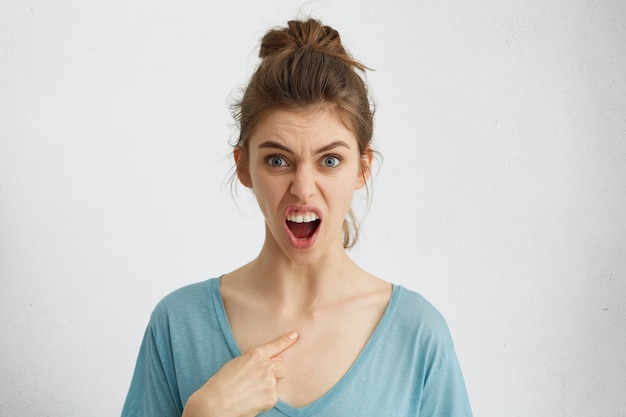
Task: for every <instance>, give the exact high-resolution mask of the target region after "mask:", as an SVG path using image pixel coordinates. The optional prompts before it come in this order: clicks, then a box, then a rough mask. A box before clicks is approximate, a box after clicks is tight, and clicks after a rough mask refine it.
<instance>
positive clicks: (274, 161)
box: [266, 155, 287, 168]
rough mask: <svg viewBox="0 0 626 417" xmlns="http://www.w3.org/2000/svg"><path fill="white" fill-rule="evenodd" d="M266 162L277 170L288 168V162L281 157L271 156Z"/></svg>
mask: <svg viewBox="0 0 626 417" xmlns="http://www.w3.org/2000/svg"><path fill="white" fill-rule="evenodd" d="M266 161H267V163H268V164H269V165H270V166H272V167H275V168H278V167H284V166H287V162H286V161H285V160H284V159H283V157H281V156H276V155H274V156H270V157H268V158H267V160H266Z"/></svg>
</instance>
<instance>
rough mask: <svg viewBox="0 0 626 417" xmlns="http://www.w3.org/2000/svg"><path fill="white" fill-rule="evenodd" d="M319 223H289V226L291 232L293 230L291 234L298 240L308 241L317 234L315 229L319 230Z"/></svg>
mask: <svg viewBox="0 0 626 417" xmlns="http://www.w3.org/2000/svg"><path fill="white" fill-rule="evenodd" d="M317 223H318V222H316V221H315V222H305V223H294V222H290V221H288V222H287V226H289V230H291V233H293V235H294V236H295V237H297V238H298V239H307V238H309V237H311V236H313V233H315V229H317Z"/></svg>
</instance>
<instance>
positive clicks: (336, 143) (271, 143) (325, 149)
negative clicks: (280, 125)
mask: <svg viewBox="0 0 626 417" xmlns="http://www.w3.org/2000/svg"><path fill="white" fill-rule="evenodd" d="M338 147H344V148H347V149H350V145H348V144H347V143H346V142H344V141H342V140H336V141H334V142H331V143H329V144H328V145H326V146H323V147H321V148H320V149H318V150H317V151H316V152H315V154H320V153H324V152H328V151H330V150H332V149H335V148H338ZM261 148H273V149H280V150H281V151H285V152H287V153H291V154H293V151H292V150H291V149H289V148H288V147H286V146H285V145H283V144H282V143H278V142H274V141H273V140H267V141H265V142H263V143H261V144H259V149H261Z"/></svg>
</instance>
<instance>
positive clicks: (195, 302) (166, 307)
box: [151, 278, 219, 322]
mask: <svg viewBox="0 0 626 417" xmlns="http://www.w3.org/2000/svg"><path fill="white" fill-rule="evenodd" d="M216 287H217V289H218V291H219V278H211V279H209V280H205V281H202V282H196V283H193V284H189V285H186V286H184V287H181V288H179V289H177V290H175V291H173V292H171V293H170V294H168V295H166V296H165V297H163V299H161V301H159V302H158V304H157V305H156V307H155V308H154V310H153V312H152V316H151V321H153V322H154V321H162V320H172V319H176V318H180V319H189V318H190V316H196V315H203V314H204V313H205V311H206V310H207V309H208V308H210V306H212V305H213V299H214V296H213V292H214V290H215V288H216Z"/></svg>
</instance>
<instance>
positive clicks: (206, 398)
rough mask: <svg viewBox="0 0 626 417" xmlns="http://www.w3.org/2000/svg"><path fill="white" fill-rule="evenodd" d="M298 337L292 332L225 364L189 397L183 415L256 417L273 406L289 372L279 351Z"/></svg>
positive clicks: (287, 346)
mask: <svg viewBox="0 0 626 417" xmlns="http://www.w3.org/2000/svg"><path fill="white" fill-rule="evenodd" d="M296 340H298V333H295V332H293V333H289V334H286V335H283V336H281V337H279V338H278V339H276V340H274V341H273V342H270V343H267V344H265V345H263V346H259V347H256V348H254V349H252V350H250V351H248V352H246V353H245V354H243V355H241V356H239V357H237V358H235V359H233V360H231V361H230V362H228V363H226V365H224V366H223V367H222V369H220V370H219V371H218V372H217V373H216V374H215V375H213V376H212V377H211V378H210V379H209V380H208V381H207V382H206V383H205V384H204V385H203V386H202V387H201V388H200V389H199V390H197V391H196V392H194V393H193V394H192V395H191V397H189V400H188V401H187V404H186V405H185V409H184V410H183V417H222V416H225V417H253V416H256V415H257V414H259V413H261V412H263V411H265V410H269V409H270V408H272V407H274V406H275V405H276V403H277V402H278V393H277V391H276V380H277V379H278V378H282V377H283V376H285V371H286V370H285V365H284V364H283V361H282V359H283V358H282V356H281V355H280V354H281V353H282V352H283V351H285V350H286V349H287V348H289V347H290V346H291V345H293V344H294V343H295V342H296Z"/></svg>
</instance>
